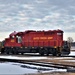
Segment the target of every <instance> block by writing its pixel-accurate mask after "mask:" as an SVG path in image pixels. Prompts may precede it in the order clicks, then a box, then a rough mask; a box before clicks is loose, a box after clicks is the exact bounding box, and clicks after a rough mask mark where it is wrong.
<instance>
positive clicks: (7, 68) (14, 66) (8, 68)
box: [0, 62, 66, 75]
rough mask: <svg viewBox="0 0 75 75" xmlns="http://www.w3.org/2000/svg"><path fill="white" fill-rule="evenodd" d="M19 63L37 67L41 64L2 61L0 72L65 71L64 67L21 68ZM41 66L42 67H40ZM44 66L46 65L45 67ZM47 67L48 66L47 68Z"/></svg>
mask: <svg viewBox="0 0 75 75" xmlns="http://www.w3.org/2000/svg"><path fill="white" fill-rule="evenodd" d="M21 65H26V66H30V67H37V68H40V67H41V66H34V65H27V64H20V63H13V62H12V63H11V62H4V63H0V74H2V75H4V74H15V75H17V74H19V75H20V74H32V73H45V72H66V69H63V70H62V69H53V68H50V70H48V71H41V70H37V69H30V68H23V67H21ZM41 68H43V67H41ZM45 68H46V67H45ZM48 69H49V68H48Z"/></svg>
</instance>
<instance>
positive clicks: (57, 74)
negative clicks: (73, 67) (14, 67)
mask: <svg viewBox="0 0 75 75" xmlns="http://www.w3.org/2000/svg"><path fill="white" fill-rule="evenodd" d="M25 75H75V73H63V72H62V73H40V74H25Z"/></svg>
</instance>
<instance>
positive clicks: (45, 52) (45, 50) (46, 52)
mask: <svg viewBox="0 0 75 75" xmlns="http://www.w3.org/2000/svg"><path fill="white" fill-rule="evenodd" d="M44 54H46V55H47V56H48V55H49V51H48V49H47V48H44Z"/></svg>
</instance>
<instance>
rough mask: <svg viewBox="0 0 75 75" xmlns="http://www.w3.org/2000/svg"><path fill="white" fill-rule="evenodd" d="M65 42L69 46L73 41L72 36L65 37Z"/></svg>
mask: <svg viewBox="0 0 75 75" xmlns="http://www.w3.org/2000/svg"><path fill="white" fill-rule="evenodd" d="M67 42H68V45H69V47H70V48H71V43H72V42H73V38H72V37H68V38H67Z"/></svg>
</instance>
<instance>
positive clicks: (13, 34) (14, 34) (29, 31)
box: [10, 29, 63, 36]
mask: <svg viewBox="0 0 75 75" xmlns="http://www.w3.org/2000/svg"><path fill="white" fill-rule="evenodd" d="M31 32H63V31H62V30H59V29H58V30H48V31H45V30H42V31H34V30H27V31H25V32H16V31H14V32H13V33H11V34H10V36H16V35H23V34H25V33H31Z"/></svg>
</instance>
